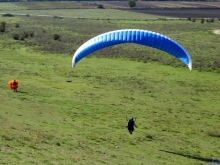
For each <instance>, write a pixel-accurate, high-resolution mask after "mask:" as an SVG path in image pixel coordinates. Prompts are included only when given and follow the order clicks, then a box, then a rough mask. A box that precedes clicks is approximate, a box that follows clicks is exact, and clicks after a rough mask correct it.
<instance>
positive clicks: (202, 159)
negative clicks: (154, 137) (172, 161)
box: [159, 150, 220, 164]
mask: <svg viewBox="0 0 220 165" xmlns="http://www.w3.org/2000/svg"><path fill="white" fill-rule="evenodd" d="M159 151H161V152H166V153H169V154H174V155H179V156H184V157H187V158H190V159H196V160H200V161H203V162H208V163H215V164H220V160H218V159H209V158H202V157H199V156H192V155H187V154H182V153H178V152H172V151H166V150H159Z"/></svg>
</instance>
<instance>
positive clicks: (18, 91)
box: [17, 91, 28, 93]
mask: <svg viewBox="0 0 220 165" xmlns="http://www.w3.org/2000/svg"><path fill="white" fill-rule="evenodd" d="M17 92H18V93H28V92H24V91H17Z"/></svg>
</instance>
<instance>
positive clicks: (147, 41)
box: [72, 29, 192, 70]
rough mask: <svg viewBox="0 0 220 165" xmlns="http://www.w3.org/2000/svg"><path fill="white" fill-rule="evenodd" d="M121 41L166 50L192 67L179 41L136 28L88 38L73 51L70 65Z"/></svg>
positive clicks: (188, 56)
mask: <svg viewBox="0 0 220 165" xmlns="http://www.w3.org/2000/svg"><path fill="white" fill-rule="evenodd" d="M123 43H135V44H140V45H144V46H149V47H153V48H156V49H159V50H161V51H164V52H167V53H169V54H171V55H173V56H175V57H176V58H177V59H179V60H180V61H182V62H183V63H184V64H185V65H187V66H188V68H189V69H190V70H191V69H192V60H191V57H190V55H189V54H188V52H187V51H186V50H185V49H184V48H183V47H182V46H181V45H180V44H179V43H177V42H176V41H174V40H172V39H170V38H168V37H166V36H164V35H162V34H159V33H155V32H152V31H147V30H138V29H124V30H116V31H111V32H108V33H104V34H101V35H98V36H96V37H94V38H92V39H90V40H89V41H87V42H85V43H84V44H83V45H81V46H80V47H79V48H78V49H77V51H76V52H75V54H74V56H73V60H72V67H74V66H75V65H76V63H77V62H78V61H80V60H81V59H82V58H83V57H85V56H87V55H89V54H91V53H93V52H95V51H97V50H100V49H102V48H105V47H109V46H114V45H117V44H123Z"/></svg>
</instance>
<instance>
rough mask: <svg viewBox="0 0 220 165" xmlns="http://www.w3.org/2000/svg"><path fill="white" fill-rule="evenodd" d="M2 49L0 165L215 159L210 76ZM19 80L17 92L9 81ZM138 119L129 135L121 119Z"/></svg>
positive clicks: (217, 88) (216, 86)
mask: <svg viewBox="0 0 220 165" xmlns="http://www.w3.org/2000/svg"><path fill="white" fill-rule="evenodd" d="M71 58H72V57H71V56H69V55H60V54H57V55H55V54H41V53H37V52H33V51H32V50H31V49H28V48H24V47H23V48H19V46H15V45H14V50H7V49H4V48H1V60H0V61H1V65H0V70H1V78H0V80H1V81H0V88H1V89H0V90H1V99H0V100H1V102H0V104H1V107H2V108H1V111H0V118H1V120H0V121H1V128H0V130H1V131H0V134H1V143H0V149H1V154H0V158H1V163H2V164H157V165H158V164H207V162H211V161H212V159H219V158H220V157H219V155H220V147H219V145H218V140H219V136H220V135H219V130H220V127H219V118H220V116H219V107H220V102H219V100H220V97H219V92H220V82H219V76H218V75H217V74H215V73H206V72H204V73H203V72H198V71H191V72H190V71H189V70H188V69H187V68H173V67H170V66H163V65H159V64H155V63H147V64H144V63H138V62H132V61H127V60H122V59H117V60H114V59H103V58H87V59H83V60H82V61H81V62H80V63H79V64H78V65H77V66H76V68H74V69H72V68H71ZM11 79H18V80H19V92H17V93H16V92H13V91H12V90H10V89H8V87H7V82H8V81H9V80H11ZM129 116H135V117H137V125H138V128H136V130H135V132H134V134H133V135H129V134H128V132H127V130H126V128H125V125H126V120H125V119H126V117H129Z"/></svg>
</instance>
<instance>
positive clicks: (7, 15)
mask: <svg viewBox="0 0 220 165" xmlns="http://www.w3.org/2000/svg"><path fill="white" fill-rule="evenodd" d="M2 16H3V17H14V15H13V14H3V15H2Z"/></svg>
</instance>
